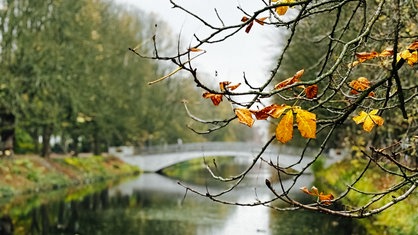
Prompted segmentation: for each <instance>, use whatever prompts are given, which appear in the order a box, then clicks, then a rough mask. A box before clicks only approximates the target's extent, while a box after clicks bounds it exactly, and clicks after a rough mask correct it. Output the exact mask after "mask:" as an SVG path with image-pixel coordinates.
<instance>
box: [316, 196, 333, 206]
mask: <svg viewBox="0 0 418 235" xmlns="http://www.w3.org/2000/svg"><path fill="white" fill-rule="evenodd" d="M318 199H319V201H320V202H321V203H322V204H323V205H326V206H329V205H331V204H332V200H333V199H334V195H332V194H323V193H320V194H319V195H318Z"/></svg>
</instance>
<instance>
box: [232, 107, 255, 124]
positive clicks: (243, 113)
mask: <svg viewBox="0 0 418 235" xmlns="http://www.w3.org/2000/svg"><path fill="white" fill-rule="evenodd" d="M235 114H236V115H237V117H238V120H239V122H241V123H243V124H245V125H247V126H249V127H252V126H253V124H254V119H253V117H252V114H251V111H250V110H248V109H246V108H236V109H235Z"/></svg>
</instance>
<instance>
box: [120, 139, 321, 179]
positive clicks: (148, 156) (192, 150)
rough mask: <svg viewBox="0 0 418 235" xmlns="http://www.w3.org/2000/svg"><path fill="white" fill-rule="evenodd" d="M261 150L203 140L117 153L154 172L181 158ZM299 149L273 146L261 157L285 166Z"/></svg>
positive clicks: (306, 160) (249, 156)
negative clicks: (129, 152) (277, 161)
mask: <svg viewBox="0 0 418 235" xmlns="http://www.w3.org/2000/svg"><path fill="white" fill-rule="evenodd" d="M260 151H261V147H260V146H257V145H255V144H252V143H241V142H234V143H231V142H204V143H192V144H182V145H167V146H159V147H152V148H151V149H135V150H134V151H132V152H133V154H119V155H118V157H119V158H121V159H122V160H123V161H125V162H127V163H129V164H132V165H135V166H138V167H139V168H140V169H142V170H143V171H145V172H157V171H160V170H162V169H164V168H166V167H169V166H172V165H175V164H177V163H180V162H184V161H187V160H191V159H196V158H202V159H203V158H204V157H217V156H233V157H239V158H244V159H248V160H249V161H251V160H252V159H254V158H255V157H256V156H257V154H258V153H259V152H260ZM300 153H301V150H298V149H294V148H279V147H276V146H272V147H269V148H268V149H267V150H266V151H265V152H264V153H263V158H264V159H266V160H272V161H273V162H276V160H277V159H279V165H280V166H282V167H287V166H289V165H292V164H294V163H296V162H298V161H299V159H300ZM312 160H313V158H312V157H311V156H304V158H303V159H302V161H301V162H300V164H297V165H295V166H294V167H292V168H293V169H295V170H298V171H300V170H302V169H303V168H304V167H306V165H307V164H308V163H309V162H311V161H312Z"/></svg>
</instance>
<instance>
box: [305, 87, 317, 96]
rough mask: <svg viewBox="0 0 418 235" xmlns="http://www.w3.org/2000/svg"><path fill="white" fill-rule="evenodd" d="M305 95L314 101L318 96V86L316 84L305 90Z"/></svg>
mask: <svg viewBox="0 0 418 235" xmlns="http://www.w3.org/2000/svg"><path fill="white" fill-rule="evenodd" d="M305 94H306V97H307V98H308V99H313V98H315V97H316V96H317V95H318V85H316V84H314V85H312V86H308V87H306V88H305Z"/></svg>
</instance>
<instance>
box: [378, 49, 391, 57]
mask: <svg viewBox="0 0 418 235" xmlns="http://www.w3.org/2000/svg"><path fill="white" fill-rule="evenodd" d="M391 55H393V49H392V48H386V49H385V50H383V51H382V52H380V54H379V56H380V57H386V56H391Z"/></svg>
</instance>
